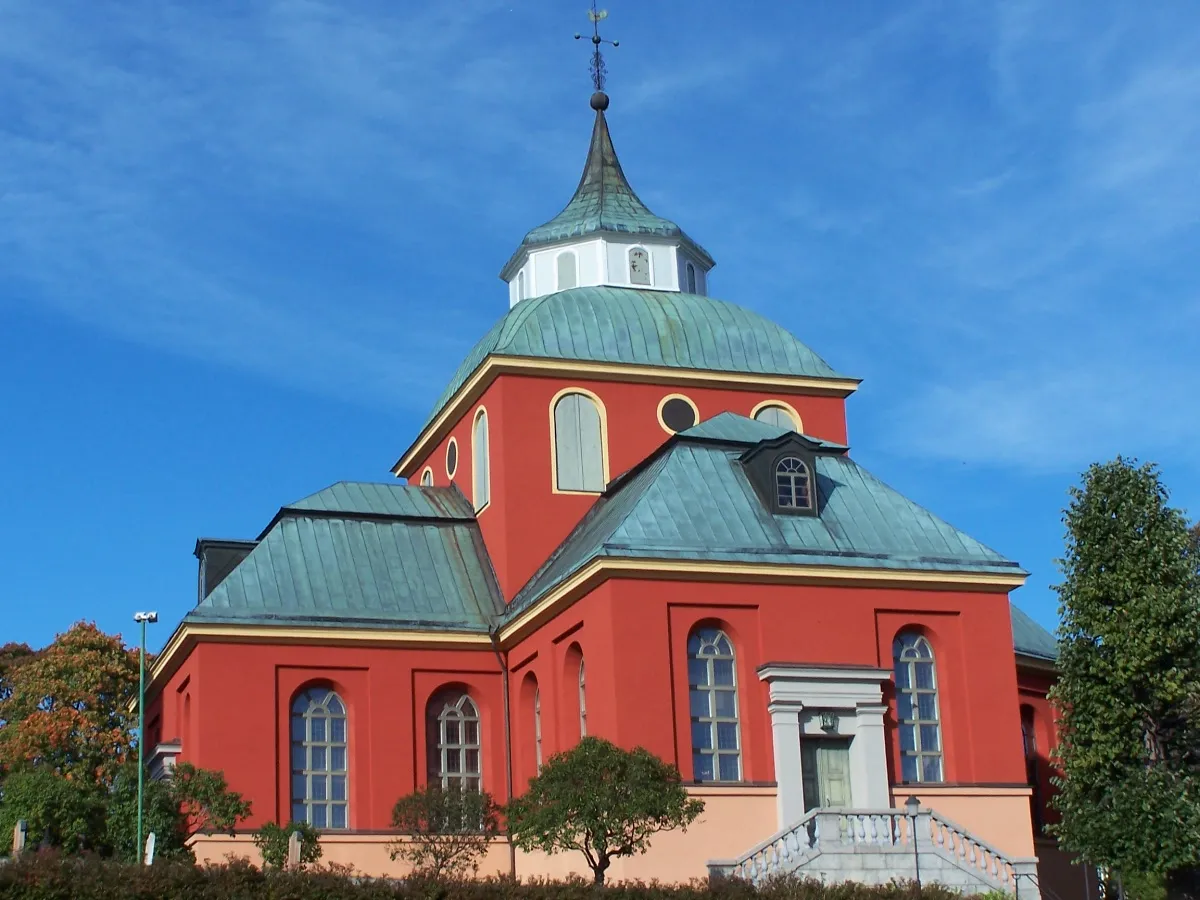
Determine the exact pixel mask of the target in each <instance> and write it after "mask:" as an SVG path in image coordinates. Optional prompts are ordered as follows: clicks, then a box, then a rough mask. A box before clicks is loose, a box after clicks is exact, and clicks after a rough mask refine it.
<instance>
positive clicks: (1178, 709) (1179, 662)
mask: <svg viewBox="0 0 1200 900" xmlns="http://www.w3.org/2000/svg"><path fill="white" fill-rule="evenodd" d="M1167 500H1168V495H1167V490H1166V488H1165V487H1164V486H1163V485H1162V483H1161V481H1160V480H1159V475H1158V471H1157V469H1156V468H1155V467H1154V466H1153V465H1141V466H1138V465H1136V464H1135V463H1133V462H1130V461H1127V460H1124V459H1122V458H1120V457H1118V458H1117V459H1116V460H1115V461H1113V462H1109V463H1105V464H1103V465H1099V464H1097V465H1093V466H1092V467H1091V468H1089V469H1088V471H1087V472H1086V473H1085V474H1084V477H1083V483H1082V485H1081V486H1080V487H1076V488H1072V490H1071V503H1070V505H1069V507H1068V508H1067V510H1066V513H1065V516H1064V522H1065V524H1066V528H1067V536H1066V553H1065V558H1064V559H1063V560H1061V561H1060V564H1061V566H1062V571H1063V574H1064V576H1065V577H1064V580H1063V583H1062V584H1061V585H1059V586H1058V588H1057V590H1058V593H1059V598H1060V601H1061V606H1060V615H1061V619H1062V624H1061V626H1060V629H1059V648H1060V649H1059V669H1060V675H1059V680H1058V683H1057V685H1056V686H1055V688H1054V690H1053V693H1052V697H1053V699H1054V701H1055V703H1056V705H1057V708H1058V712H1059V715H1060V716H1061V721H1060V735H1061V743H1060V747H1059V750H1058V752H1057V759H1056V762H1057V763H1058V765H1059V767H1060V769H1061V771H1062V777H1061V778H1058V779H1056V786H1057V787H1058V794H1057V795H1056V797H1055V798H1054V804H1055V806H1056V807H1057V808H1058V809H1059V811H1060V812H1061V813H1062V821H1061V823H1060V824H1058V825H1056V826H1054V830H1055V832H1056V833H1057V835H1058V836H1059V838H1060V839H1061V841H1062V843H1063V844H1064V845H1065V846H1066V847H1067V848H1068V849H1070V850H1073V851H1075V852H1077V853H1079V854H1080V855H1081V856H1082V857H1083V858H1085V859H1087V860H1088V861H1090V862H1091V863H1094V864H1097V865H1101V866H1105V867H1107V868H1110V869H1112V870H1115V871H1117V872H1127V873H1136V874H1137V875H1138V876H1139V877H1140V876H1150V875H1160V876H1166V879H1167V884H1168V887H1169V888H1170V885H1171V884H1176V885H1182V884H1184V883H1186V882H1187V881H1188V880H1189V878H1191V877H1194V871H1195V870H1194V869H1193V866H1195V864H1196V861H1197V860H1198V859H1200V716H1198V715H1197V712H1198V709H1200V707H1198V704H1197V701H1198V700H1200V641H1198V640H1197V636H1198V635H1200V571H1198V564H1200V552H1198V551H1197V543H1196V533H1195V532H1194V531H1193V533H1192V534H1189V530H1188V526H1187V523H1186V521H1185V519H1184V517H1183V515H1182V514H1181V513H1180V512H1179V511H1178V510H1176V509H1172V508H1171V507H1170V506H1168V505H1167Z"/></svg>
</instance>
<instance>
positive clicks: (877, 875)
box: [708, 809, 1041, 900]
mask: <svg viewBox="0 0 1200 900" xmlns="http://www.w3.org/2000/svg"><path fill="white" fill-rule="evenodd" d="M708 869H709V874H710V875H711V876H720V877H732V878H741V879H745V880H746V881H751V882H754V883H759V882H762V881H764V880H766V879H769V878H771V877H773V876H778V875H786V874H795V875H799V876H801V877H808V878H816V879H818V880H820V881H824V882H837V881H857V882H860V883H862V884H887V883H889V882H891V881H905V880H919V881H920V882H921V883H923V884H930V883H934V882H936V883H938V884H942V885H945V886H946V887H948V888H951V889H952V890H955V891H959V892H961V893H963V894H982V893H986V892H988V891H1002V892H1004V893H1009V894H1013V895H1015V898H1016V900H1041V895H1040V892H1039V889H1038V882H1037V858H1036V857H1010V856H1007V855H1005V854H1004V853H1001V852H1000V851H999V850H997V849H996V848H995V847H993V846H991V845H990V844H988V843H987V842H985V841H982V840H980V839H979V838H976V837H973V836H972V835H971V834H970V833H969V832H968V831H967V830H966V829H964V828H961V827H959V826H958V825H955V824H954V823H953V822H951V821H950V820H948V819H946V818H945V817H944V816H941V815H939V814H938V813H936V812H933V811H932V810H929V809H922V810H921V811H920V812H918V813H917V815H916V816H915V817H914V816H910V815H909V814H908V813H907V812H906V811H905V810H903V809H814V810H811V811H809V812H808V813H806V814H805V816H804V818H802V819H801V820H800V821H799V822H797V823H796V824H795V825H793V826H791V827H790V828H786V829H784V830H783V831H780V832H779V833H778V834H775V835H773V836H771V837H770V838H768V839H767V840H765V841H763V842H762V843H761V844H759V845H758V846H757V847H754V848H752V849H750V850H749V851H747V852H746V853H744V854H742V855H741V856H740V857H738V858H737V859H733V860H714V861H712V862H710V863H709V864H708Z"/></svg>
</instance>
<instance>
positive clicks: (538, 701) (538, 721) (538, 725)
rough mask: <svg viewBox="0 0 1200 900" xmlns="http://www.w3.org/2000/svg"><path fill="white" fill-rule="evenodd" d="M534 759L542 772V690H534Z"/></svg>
mask: <svg viewBox="0 0 1200 900" xmlns="http://www.w3.org/2000/svg"><path fill="white" fill-rule="evenodd" d="M533 758H534V762H536V763H537V770H538V771H539V772H540V771H542V689H541V688H534V689H533Z"/></svg>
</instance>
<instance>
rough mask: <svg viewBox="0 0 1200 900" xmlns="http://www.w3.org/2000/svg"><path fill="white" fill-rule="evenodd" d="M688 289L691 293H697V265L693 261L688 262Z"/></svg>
mask: <svg viewBox="0 0 1200 900" xmlns="http://www.w3.org/2000/svg"><path fill="white" fill-rule="evenodd" d="M687 289H688V293H689V294H694V293H696V267H695V266H694V265H692V264H691V263H688V264H687Z"/></svg>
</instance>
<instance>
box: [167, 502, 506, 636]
mask: <svg viewBox="0 0 1200 900" xmlns="http://www.w3.org/2000/svg"><path fill="white" fill-rule="evenodd" d="M503 605H504V604H503V600H502V598H501V595H500V590H499V586H498V585H497V583H496V578H495V574H494V573H493V571H492V567H491V562H490V559H489V558H488V555H487V550H486V549H485V548H484V544H483V538H482V536H481V535H480V533H479V526H478V524H477V523H476V522H475V516H474V513H473V512H472V511H471V507H470V504H469V503H468V502H467V500H466V498H465V497H463V496H462V494H461V493H460V492H459V491H458V489H457V488H453V487H451V488H445V487H441V488H434V487H417V486H413V485H401V484H367V483H361V482H339V483H337V484H335V485H332V486H330V487H328V488H326V489H324V490H322V491H318V492H317V493H315V494H312V495H310V496H308V497H305V498H303V499H302V500H299V501H297V502H295V503H292V504H289V505H288V506H285V507H283V508H282V509H281V510H280V511H279V513H278V514H277V515H276V516H275V518H274V519H273V520H272V522H271V524H270V525H269V526H268V527H267V529H266V530H265V531H264V532H263V534H262V536H261V537H260V538H259V541H258V543H257V544H256V545H255V547H254V549H253V550H251V551H250V553H249V554H248V555H247V556H246V558H245V559H244V560H242V561H241V563H240V564H238V565H237V567H236V568H234V569H233V571H232V572H230V573H229V575H227V576H226V577H225V578H224V579H223V580H222V581H221V583H220V584H219V585H217V586H216V587H215V588H214V589H213V590H212V592H211V593H209V595H208V596H207V597H205V598H204V599H203V600H202V601H201V602H200V603H199V604H198V605H197V606H196V608H195V609H193V610H192V611H191V612H190V613H188V615H187V616H186V617H185V621H186V622H209V623H229V624H233V623H242V624H248V623H252V622H256V623H268V622H269V623H274V624H306V625H325V626H330V627H349V628H381V629H383V628H386V629H396V628H405V629H415V630H426V631H475V632H487V631H489V630H490V628H491V626H492V625H493V623H494V622H495V621H496V619H497V618H498V616H499V615H500V613H501V611H502V610H503Z"/></svg>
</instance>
